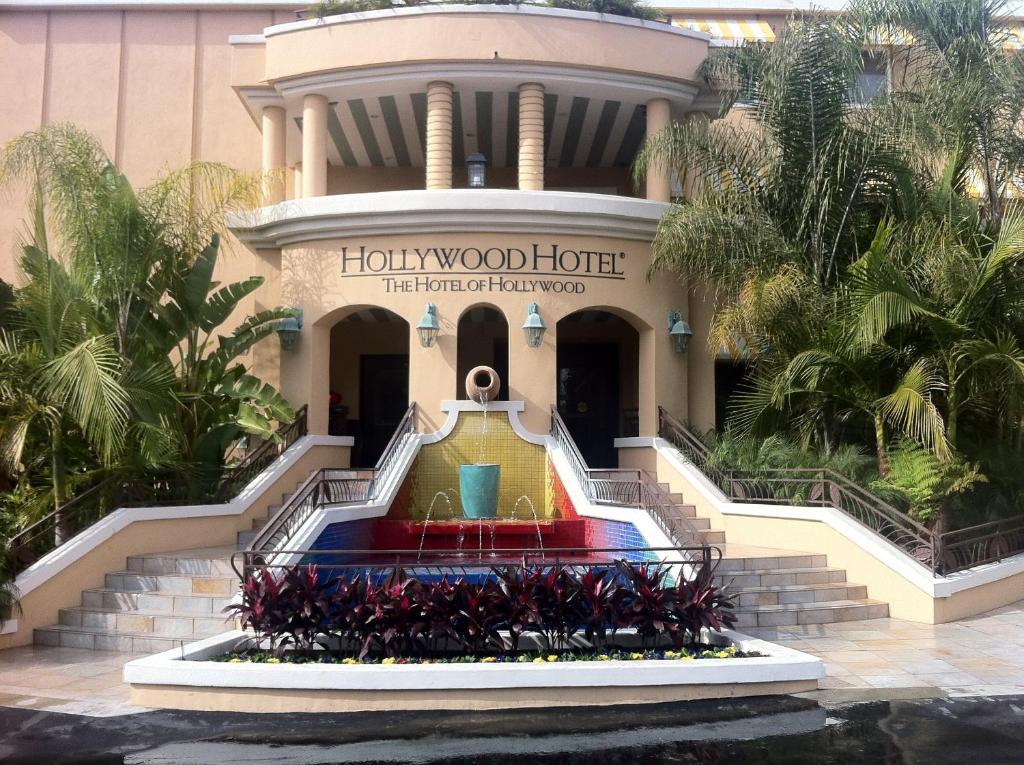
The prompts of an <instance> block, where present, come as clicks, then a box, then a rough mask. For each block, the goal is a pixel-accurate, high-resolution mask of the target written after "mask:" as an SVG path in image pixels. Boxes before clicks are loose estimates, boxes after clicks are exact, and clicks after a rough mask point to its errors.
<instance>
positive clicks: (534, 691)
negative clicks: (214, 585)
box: [132, 680, 818, 713]
mask: <svg viewBox="0 0 1024 765" xmlns="http://www.w3.org/2000/svg"><path fill="white" fill-rule="evenodd" d="M817 688H818V682H817V681H816V680H789V681H781V682H769V683H723V684H721V685H655V686H632V687H630V686H627V687H605V688H586V689H580V688H529V689H523V688H487V689H481V690H457V689H443V690H437V691H328V690H310V691H305V690H271V689H262V688H200V687H195V686H184V685H144V684H133V685H132V703H133V704H139V705H141V706H148V707H157V708H162V709H197V710H202V711H206V712H213V711H218V710H221V711H231V712H253V713H274V712H277V713H280V712H306V713H308V712H371V711H396V710H414V709H423V710H436V709H454V710H459V711H463V710H484V709H529V708H531V707H538V708H543V709H548V708H552V707H555V708H557V707H578V706H609V705H627V704H662V703H667V702H671V701H692V700H694V699H731V698H743V697H745V696H776V695H788V694H793V693H803V692H805V691H813V690H817Z"/></svg>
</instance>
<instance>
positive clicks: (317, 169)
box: [302, 94, 327, 197]
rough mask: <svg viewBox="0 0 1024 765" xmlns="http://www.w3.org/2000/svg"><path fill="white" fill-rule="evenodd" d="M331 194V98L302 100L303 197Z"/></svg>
mask: <svg viewBox="0 0 1024 765" xmlns="http://www.w3.org/2000/svg"><path fill="white" fill-rule="evenodd" d="M326 193H327V97H326V96H321V95H317V94H310V95H308V96H306V97H305V98H303V99H302V196H303V197H322V196H324V195H325V194H326Z"/></svg>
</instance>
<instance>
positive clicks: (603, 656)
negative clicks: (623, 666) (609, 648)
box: [597, 653, 611, 661]
mask: <svg viewBox="0 0 1024 765" xmlns="http://www.w3.org/2000/svg"><path fill="white" fill-rule="evenodd" d="M610 658H611V657H610V656H609V655H608V654H606V653H599V654H598V655H597V660H598V661H608V659H610Z"/></svg>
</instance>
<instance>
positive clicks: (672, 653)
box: [665, 651, 679, 659]
mask: <svg viewBox="0 0 1024 765" xmlns="http://www.w3.org/2000/svg"><path fill="white" fill-rule="evenodd" d="M665 658H666V659H678V658H679V654H677V653H676V652H675V651H665Z"/></svg>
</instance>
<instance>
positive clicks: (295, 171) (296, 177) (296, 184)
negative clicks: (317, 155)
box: [292, 162, 302, 199]
mask: <svg viewBox="0 0 1024 765" xmlns="http://www.w3.org/2000/svg"><path fill="white" fill-rule="evenodd" d="M292 199H302V163H301V162H296V163H295V167H293V168H292Z"/></svg>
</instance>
